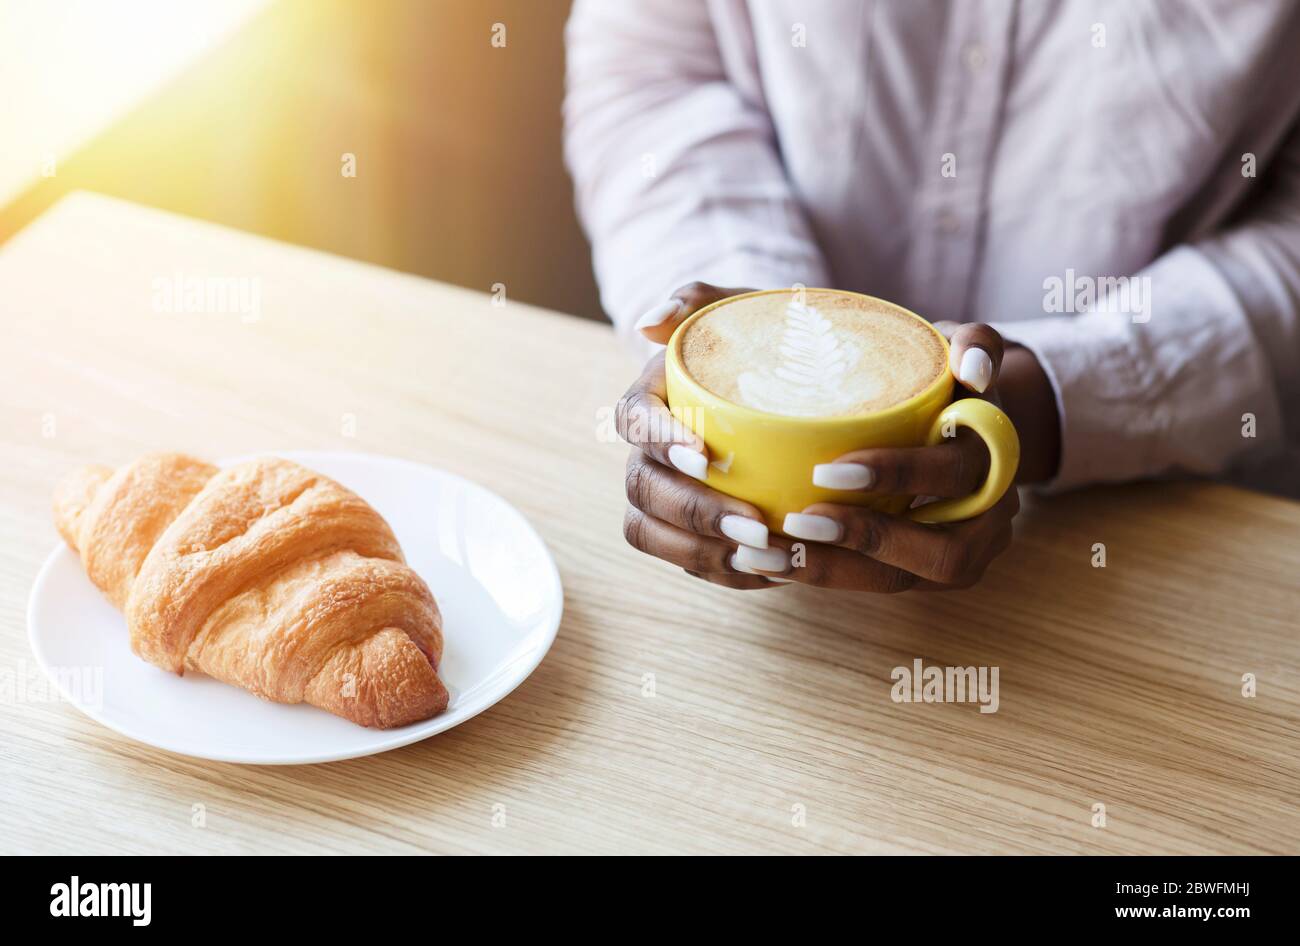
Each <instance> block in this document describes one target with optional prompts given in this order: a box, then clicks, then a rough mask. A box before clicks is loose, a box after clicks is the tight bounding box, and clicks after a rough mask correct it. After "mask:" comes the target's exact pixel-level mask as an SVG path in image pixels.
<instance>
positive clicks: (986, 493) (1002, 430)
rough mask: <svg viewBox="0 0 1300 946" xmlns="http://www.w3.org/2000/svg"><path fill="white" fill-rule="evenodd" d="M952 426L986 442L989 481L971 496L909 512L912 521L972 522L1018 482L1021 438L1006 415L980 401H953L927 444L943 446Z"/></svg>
mask: <svg viewBox="0 0 1300 946" xmlns="http://www.w3.org/2000/svg"><path fill="white" fill-rule="evenodd" d="M953 427H969V428H970V429H971V430H973V431H975V433H977V434H979V435H980V437H982V438H983V439H984V444H985V446H987V447H988V448H989V475H988V478H987V479H985V480H984V485H983V486H981V487H980V488H979V489H977V490H976V491H975V492H973V493H971V494H970V495H969V496H963V497H961V498H960V499H945V500H943V501H941V502H935V503H926V504H925V505H923V506H917V507H915V508H914V509H910V510H908V512H907V516H908V518H909V519H915V520H916V521H917V522H933V523H938V522H957V521H958V520H961V519H973V518H974V517H975V516H978V515H979V514H980V513H982V512H986V511H987V510H988V509H990V508H991V507H992V506H993V505H994V503H996V502H997V501H998V500H999V499H1001V498H1002V494H1003V493H1005V492H1006V491H1007V487H1009V486H1010V485H1011V482H1012V480H1014V479H1015V476H1016V467H1018V466H1019V465H1020V438H1019V437H1018V436H1017V435H1016V428H1015V427H1013V426H1011V420H1010V418H1008V417H1007V415H1006V414H1004V413H1002V412H1001V411H1000V410H998V409H997V408H996V407H994V406H993V405H992V404H990V403H989V402H988V401H982V400H980V399H979V398H975V397H968V398H964V399H963V400H960V401H954V402H953V403H951V404H949V405H948V406H947V407H946V408H944V410H943V413H941V414H940V415H939V416H938V417H937V418H936V419H935V421H934V426H933V427H931V428H930V436H929V437H928V438H927V442H928V444H929V445H930V446H932V447H933V446H936V445H937V444H940V443H943V441H944V440H945V439H946V438H945V436H944V434H945V432H947V433H949V435H951V432H952V428H953Z"/></svg>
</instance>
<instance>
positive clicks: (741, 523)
mask: <svg viewBox="0 0 1300 946" xmlns="http://www.w3.org/2000/svg"><path fill="white" fill-rule="evenodd" d="M718 528H719V529H720V530H721V532H722V534H723V535H725V536H726V537H727V538H729V539H730V540H731V541H733V542H739V543H740V544H741V545H748V546H750V547H751V548H756V549H765V548H767V526H766V525H764V524H763V523H761V522H759V521H758V520H757V519H750V518H748V517H747V516H723V517H722V520H721V521H720V522H719V523H718Z"/></svg>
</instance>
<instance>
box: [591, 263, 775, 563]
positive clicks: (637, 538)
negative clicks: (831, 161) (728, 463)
mask: <svg viewBox="0 0 1300 946" xmlns="http://www.w3.org/2000/svg"><path fill="white" fill-rule="evenodd" d="M748 291H749V290H748V289H722V288H719V287H717V286H710V285H707V284H705V283H691V284H690V285H688V286H683V287H682V288H681V289H678V290H677V291H676V292H674V293H673V294H672V296H671V297H670V298H669V300H668V301H667V302H665V303H664V304H663V305H661V306H657V307H656V308H654V309H652V310H650V311H649V312H647V313H646V314H645V315H644V316H643V317H642V318H641V320H640V321H639V322H637V326H636V327H637V329H638V330H639V331H640V332H641V334H642V335H644V336H645V337H646V338H648V339H650V340H651V341H653V342H659V343H660V344H667V342H668V339H669V338H671V337H672V334H673V331H674V330H675V329H676V328H677V326H678V325H680V324H681V323H682V322H683V321H684V320H685V319H686V317H687V316H689V315H690V314H691V313H693V312H695V311H696V310H698V309H700V308H703V307H704V306H706V305H708V304H709V303H711V302H716V301H717V300H718V299H725V298H726V297H728V296H734V295H738V294H739V293H742V292H748ZM616 417H617V425H618V433H619V436H620V437H622V438H623V439H624V440H626V441H627V442H628V443H629V444H631V445H632V453H631V455H630V456H629V457H628V461H627V478H626V481H627V498H628V503H629V504H630V505H629V506H628V509H627V514H626V515H625V516H624V518H623V534H624V536H625V537H626V538H627V541H628V542H629V543H631V544H632V545H633V546H634V547H636V548H638V549H640V550H641V551H643V552H645V553H647V554H649V555H653V556H655V557H657V558H662V559H663V560H664V561H667V562H671V563H672V564H674V565H678V566H680V567H681V568H683V569H685V570H686V571H687V572H688V573H689V574H691V575H694V576H695V577H697V578H703V579H705V580H706V581H711V582H714V583H716V584H720V585H726V586H727V587H729V588H742V589H753V588H772V587H775V586H776V585H777V584H778V583H780V580H779V579H775V580H774V579H769V578H764V577H762V576H761V575H757V574H754V573H752V572H750V571H748V570H747V569H748V568H749V567H753V566H755V565H757V566H758V567H762V566H763V565H769V566H772V565H775V564H777V563H775V562H773V561H769V559H771V558H772V557H773V556H776V557H778V558H781V559H782V560H783V561H784V560H785V558H786V557H785V554H784V553H783V552H781V551H779V550H771V551H769V546H768V529H767V524H766V523H765V522H764V521H763V516H762V514H761V513H759V511H758V509H756V508H755V507H754V506H751V505H750V504H749V503H746V502H741V501H740V500H738V499H732V498H731V497H730V496H726V495H724V494H722V493H719V492H718V491H717V490H714V489H710V488H709V487H708V486H706V485H704V483H703V482H702V481H703V480H704V478H705V476H706V475H707V473H708V468H709V453H708V448H707V447H705V446H704V442H703V441H702V440H701V439H700V438H699V437H698V436H697V435H696V434H695V433H694V432H693V431H692V430H690V429H689V428H688V427H685V426H684V425H683V424H681V423H680V422H679V421H678V420H677V419H676V418H675V417H673V416H672V414H671V412H670V411H669V410H668V404H667V391H666V382H665V379H664V355H663V353H660V354H658V355H656V356H655V357H654V358H652V359H651V360H650V362H649V364H647V365H646V367H645V370H644V371H643V372H642V373H641V377H640V378H638V379H637V381H636V383H635V384H633V385H632V387H631V388H629V389H628V391H627V393H626V394H624V395H623V397H622V399H621V400H620V401H619V402H618V410H617V412H616ZM765 553H766V554H765ZM784 569H785V566H784V564H783V563H781V567H780V568H773V570H780V571H784Z"/></svg>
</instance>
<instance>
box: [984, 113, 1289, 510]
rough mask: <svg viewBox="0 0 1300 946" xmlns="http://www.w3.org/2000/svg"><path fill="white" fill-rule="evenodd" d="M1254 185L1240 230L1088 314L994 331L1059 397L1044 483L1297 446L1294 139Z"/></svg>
mask: <svg viewBox="0 0 1300 946" xmlns="http://www.w3.org/2000/svg"><path fill="white" fill-rule="evenodd" d="M1260 187H1261V192H1260V194H1259V196H1258V197H1257V198H1256V201H1255V203H1254V205H1253V206H1252V207H1251V208H1250V209H1249V210H1248V211H1247V212H1246V213H1245V214H1244V215H1243V216H1242V217H1241V219H1240V220H1239V222H1237V223H1236V224H1235V225H1233V226H1231V227H1229V228H1228V229H1226V230H1224V231H1222V232H1221V233H1217V234H1214V235H1211V236H1208V237H1206V238H1204V239H1201V240H1197V241H1194V242H1191V243H1187V244H1183V245H1180V246H1177V247H1174V248H1173V249H1171V250H1170V251H1169V252H1167V253H1165V254H1164V255H1162V256H1160V257H1159V258H1157V259H1156V260H1155V261H1154V262H1152V263H1151V265H1149V266H1147V267H1146V268H1145V269H1143V270H1142V271H1141V272H1139V273H1137V274H1136V275H1135V276H1134V277H1132V278H1130V279H1128V280H1125V281H1124V282H1125V285H1124V286H1123V287H1122V288H1120V289H1115V288H1112V289H1111V292H1110V293H1109V294H1107V295H1106V296H1102V295H1101V294H1100V293H1098V294H1097V296H1098V301H1097V302H1095V303H1094V304H1093V305H1091V306H1090V307H1087V308H1088V311H1084V312H1082V313H1081V314H1079V315H1076V316H1066V315H1057V316H1050V317H1047V318H1042V319H1034V320H1030V321H1025V322H1008V323H1000V324H995V327H996V328H997V329H998V330H999V331H1000V332H1002V334H1003V335H1004V336H1005V337H1006V338H1007V339H1008V340H1010V341H1014V342H1018V343H1020V344H1023V345H1025V346H1026V347H1027V348H1029V349H1030V350H1031V351H1033V352H1034V354H1035V355H1037V357H1038V360H1039V362H1040V363H1041V364H1042V365H1043V367H1044V369H1045V370H1046V372H1047V374H1048V376H1049V378H1050V379H1051V382H1052V385H1053V387H1054V388H1055V390H1056V395H1057V406H1058V409H1059V410H1060V414H1061V440H1062V442H1061V466H1060V471H1059V473H1058V476H1057V478H1056V480H1055V481H1054V482H1053V483H1051V484H1049V486H1048V489H1050V490H1060V489H1068V488H1071V487H1075V486H1082V485H1085V484H1087V483H1094V482H1101V481H1119V480H1131V479H1139V478H1146V477H1154V476H1161V475H1172V474H1180V473H1191V474H1202V475H1212V474H1218V473H1224V472H1227V471H1229V470H1231V469H1233V468H1234V467H1238V466H1249V465H1251V464H1252V463H1253V462H1256V461H1264V460H1266V459H1267V458H1269V457H1270V456H1271V455H1272V454H1274V453H1277V452H1278V451H1279V450H1281V449H1283V448H1285V447H1286V446H1287V445H1288V444H1292V443H1295V442H1296V441H1297V440H1300V136H1297V135H1294V134H1293V135H1292V139H1291V141H1290V143H1289V144H1288V146H1287V147H1286V148H1285V149H1283V151H1282V153H1281V154H1280V155H1279V158H1278V160H1277V161H1276V163H1275V165H1274V166H1273V167H1271V168H1270V171H1269V179H1268V180H1267V181H1266V180H1264V179H1261V181H1260ZM1125 294H1127V295H1125ZM1117 296H1118V297H1119V298H1118V302H1120V303H1123V302H1124V300H1125V299H1127V304H1116V303H1117Z"/></svg>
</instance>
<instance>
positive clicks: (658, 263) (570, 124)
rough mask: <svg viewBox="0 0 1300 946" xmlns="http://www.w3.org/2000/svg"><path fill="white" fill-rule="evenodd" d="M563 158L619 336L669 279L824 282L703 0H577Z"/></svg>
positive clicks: (759, 117)
mask: <svg viewBox="0 0 1300 946" xmlns="http://www.w3.org/2000/svg"><path fill="white" fill-rule="evenodd" d="M566 45H567V49H568V64H567V70H568V76H567V92H566V96H565V103H564V116H565V135H564V145H565V158H566V161H567V163H568V166H569V169H570V171H571V173H572V175H573V178H574V181H575V185H576V190H577V203H578V214H579V217H580V219H581V221H582V223H583V226H584V228H585V229H586V231H587V235H588V237H589V238H590V240H591V243H592V247H593V255H594V261H595V269H596V278H597V282H598V283H599V284H600V289H601V299H602V302H603V304H604V307H605V310H606V311H607V312H608V313H609V315H610V317H611V318H612V319H613V321H614V324H615V326H616V327H617V328H618V330H619V332H620V334H622V335H624V336H626V337H631V335H632V334H633V333H632V325H633V323H634V322H635V321H636V320H637V318H638V317H639V316H640V315H641V314H642V313H643V312H644V311H646V310H647V309H649V308H650V307H652V306H653V305H655V304H657V303H659V302H662V301H663V300H664V299H666V298H667V297H668V295H669V294H670V293H671V292H672V291H673V290H674V289H676V288H678V287H679V286H682V285H684V284H686V283H689V282H692V281H695V280H700V281H703V282H709V283H713V284H715V285H720V286H747V287H754V288H768V287H774V286H781V285H791V284H793V283H796V282H802V283H804V284H806V285H812V286H820V285H826V284H827V282H828V277H827V274H826V266H825V263H824V261H823V258H822V255H821V252H820V250H819V249H818V247H817V244H816V242H815V240H814V238H813V236H812V233H811V231H810V229H809V226H808V223H807V221H806V219H805V217H804V214H803V211H802V208H801V207H800V206H799V204H798V202H797V200H796V199H795V196H794V194H793V192H792V190H791V187H790V184H789V182H788V180H787V179H786V176H785V172H784V169H783V167H782V164H781V161H780V158H779V156H778V154H777V149H776V145H775V135H774V132H773V128H772V124H771V121H770V119H769V117H768V114H767V112H766V110H765V108H764V107H763V106H762V105H761V103H757V102H755V101H752V100H750V99H749V98H747V97H746V96H744V95H742V94H741V93H740V91H739V90H738V89H737V88H736V87H735V85H733V84H732V82H731V81H729V79H728V77H727V73H726V70H725V68H724V65H723V57H722V55H721V53H720V51H719V48H718V44H717V40H716V37H715V34H714V30H713V23H712V19H711V17H710V13H709V6H708V4H707V3H706V2H705V0H637V2H635V3H624V2H614V3H610V2H604V0H578V2H576V3H575V4H574V8H573V12H572V14H571V15H570V18H569V23H568V27H567V30H566Z"/></svg>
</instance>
